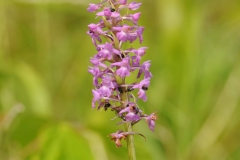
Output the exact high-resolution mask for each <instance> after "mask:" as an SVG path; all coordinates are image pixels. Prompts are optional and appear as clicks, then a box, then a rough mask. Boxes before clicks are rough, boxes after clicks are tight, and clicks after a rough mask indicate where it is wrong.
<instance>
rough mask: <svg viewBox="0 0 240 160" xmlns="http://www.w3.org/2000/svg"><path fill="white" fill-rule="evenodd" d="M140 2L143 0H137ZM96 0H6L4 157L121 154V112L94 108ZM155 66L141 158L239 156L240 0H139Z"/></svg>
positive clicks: (0, 154)
mask: <svg viewBox="0 0 240 160" xmlns="http://www.w3.org/2000/svg"><path fill="white" fill-rule="evenodd" d="M137 1H139V2H140V0H137ZM97 2H99V1H98V0H1V1H0V160H123V159H127V148H126V144H125V142H123V147H122V148H118V149H117V148H116V147H115V144H114V143H113V142H112V141H110V138H109V137H107V135H108V134H110V133H112V132H115V131H116V130H119V129H123V127H122V126H116V123H117V122H118V121H117V120H113V121H111V120H110V119H111V118H113V117H114V115H113V113H111V112H105V111H97V110H92V109H91V99H92V93H91V89H92V87H93V85H92V76H91V75H90V74H89V73H88V72H87V68H88V66H89V65H90V63H89V58H90V57H91V56H93V55H94V54H95V53H96V50H95V48H94V47H93V45H92V44H91V40H90V38H89V37H88V35H87V34H86V31H87V29H88V28H87V25H88V24H89V23H96V22H97V21H98V20H97V19H95V15H94V13H88V12H87V11H86V8H87V7H88V4H89V3H97ZM141 2H143V5H142V6H141V8H140V10H139V11H141V12H142V15H141V18H140V22H139V24H140V25H141V26H145V31H144V42H143V44H142V46H148V47H149V49H148V50H147V54H146V55H145V57H144V60H148V59H151V61H152V67H151V71H152V73H153V75H154V77H153V79H152V82H151V85H150V87H149V90H148V91H147V95H148V101H147V102H146V103H143V102H142V101H139V105H140V107H141V108H142V109H144V111H145V112H147V113H152V112H154V111H158V116H159V118H158V120H157V122H156V129H155V132H151V131H150V130H149V129H148V126H147V125H146V123H145V122H140V123H139V124H137V125H135V127H134V130H135V131H137V132H140V133H142V134H144V135H145V136H146V137H147V140H146V142H145V141H144V139H143V138H141V137H138V136H136V137H135V145H136V152H137V153H136V154H137V158H138V159H139V160H149V159H150V160H239V159H240V117H239V114H240V107H239V106H240V104H239V100H240V1H239V0H229V1H227V0H141Z"/></svg>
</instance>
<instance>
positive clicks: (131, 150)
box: [121, 88, 136, 160]
mask: <svg viewBox="0 0 240 160" xmlns="http://www.w3.org/2000/svg"><path fill="white" fill-rule="evenodd" d="M125 90H126V88H124V89H123V93H122V94H121V100H122V102H123V103H122V105H123V106H124V107H125V106H126V104H127V103H128V93H126V92H125ZM124 128H125V132H133V127H132V125H131V123H125V124H124ZM126 141H127V148H128V159H129V160H136V154H135V146H134V137H133V135H129V136H128V137H127V139H126Z"/></svg>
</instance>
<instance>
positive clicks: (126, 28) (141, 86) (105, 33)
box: [87, 0, 157, 147]
mask: <svg viewBox="0 0 240 160" xmlns="http://www.w3.org/2000/svg"><path fill="white" fill-rule="evenodd" d="M140 6H141V3H136V2H131V3H127V0H104V1H102V2H100V3H98V4H89V7H88V9H87V10H88V11H89V12H96V16H97V17H100V21H99V22H98V23H96V24H94V23H92V24H89V25H88V28H89V30H88V32H87V34H89V35H90V37H91V39H92V42H93V44H94V46H95V48H96V51H97V53H96V54H95V55H94V56H93V57H91V58H90V62H91V64H92V66H90V67H89V70H88V71H89V72H90V73H91V74H92V75H93V85H94V86H95V89H93V90H92V93H93V100H92V108H95V107H96V106H97V108H98V109H101V108H104V109H105V110H107V109H108V108H111V111H114V112H115V113H116V115H117V116H118V117H119V118H121V119H122V122H120V123H119V124H122V123H126V122H130V123H131V124H132V125H134V124H136V123H137V122H139V121H140V120H141V119H145V120H146V122H147V124H148V126H149V128H150V129H151V130H152V131H154V127H155V120H156V119H157V116H156V114H155V113H152V114H150V115H146V114H144V113H143V111H142V110H141V109H140V108H139V107H138V105H137V103H136V100H137V98H136V97H135V96H134V94H132V93H131V92H132V91H133V90H137V91H138V92H137V97H138V98H139V99H142V100H143V101H146V100H147V96H146V91H147V90H148V87H149V85H150V80H151V78H152V73H151V72H150V71H149V68H150V66H151V62H150V60H148V61H145V62H143V63H141V59H142V56H144V55H145V53H146V50H147V48H148V47H140V48H138V49H135V48H132V47H131V48H126V47H124V46H125V45H124V44H127V43H128V44H131V43H132V42H134V41H136V40H137V39H138V40H139V42H140V43H142V41H143V36H142V34H143V31H144V27H142V26H138V20H139V17H140V15H141V13H140V12H138V13H132V14H130V13H129V12H132V11H134V10H137V9H138V8H139V7H140ZM124 10H125V11H124ZM122 12H124V13H127V14H126V15H122V14H121V13H122ZM129 24H130V25H129ZM133 72H137V77H136V81H134V82H132V83H130V84H126V83H125V82H126V79H127V78H128V77H129V76H130V75H131V73H133ZM141 78H143V79H142V80H137V79H141ZM123 96H126V97H125V98H124V99H123ZM123 104H124V105H123ZM130 134H132V133H128V132H122V131H121V132H119V131H118V132H117V134H111V135H110V136H111V137H112V138H111V139H112V140H114V141H115V143H116V146H117V147H120V146H121V144H120V140H121V139H122V138H123V139H125V137H126V136H127V135H130ZM116 135H117V136H116ZM118 137H119V138H118Z"/></svg>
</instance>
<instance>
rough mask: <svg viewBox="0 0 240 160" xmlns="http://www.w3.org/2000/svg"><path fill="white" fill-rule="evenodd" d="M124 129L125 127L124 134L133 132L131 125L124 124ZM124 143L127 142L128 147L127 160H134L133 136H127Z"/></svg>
mask: <svg viewBox="0 0 240 160" xmlns="http://www.w3.org/2000/svg"><path fill="white" fill-rule="evenodd" d="M124 127H125V131H126V132H132V131H133V128H132V125H131V123H126V124H124ZM126 141H127V147H128V159H129V160H136V154H135V146H134V138H133V135H129V136H128V138H127V139H126Z"/></svg>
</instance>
